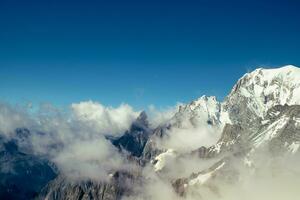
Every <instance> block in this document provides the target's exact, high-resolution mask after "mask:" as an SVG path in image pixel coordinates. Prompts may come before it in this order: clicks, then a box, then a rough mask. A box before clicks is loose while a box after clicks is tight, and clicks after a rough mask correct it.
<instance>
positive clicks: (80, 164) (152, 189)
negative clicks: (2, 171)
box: [0, 101, 300, 200]
mask: <svg viewBox="0 0 300 200" xmlns="http://www.w3.org/2000/svg"><path fill="white" fill-rule="evenodd" d="M149 110H150V123H151V124H152V126H153V127H155V126H157V125H159V124H162V123H165V122H167V121H168V120H169V119H170V118H171V117H172V116H173V115H174V114H175V112H176V111H177V110H178V106H175V107H172V108H169V109H166V110H157V109H156V108H155V107H150V109H149ZM139 113H140V111H135V110H134V109H133V108H132V107H131V106H129V105H127V104H122V105H120V106H119V107H116V108H114V107H106V106H104V105H102V104H100V103H98V102H93V101H87V102H80V103H75V104H72V105H71V107H70V109H69V110H67V111H62V110H59V109H57V108H55V107H53V106H51V105H47V106H42V107H41V108H40V109H39V110H38V111H35V112H34V113H32V111H28V110H27V109H26V108H24V107H20V106H12V105H8V104H5V103H2V104H0V135H1V136H2V137H5V138H10V137H13V133H14V130H15V129H16V128H28V129H29V130H30V131H32V133H33V134H31V135H30V136H29V138H28V140H27V141H26V140H25V141H22V142H25V143H24V144H23V143H21V145H27V146H30V147H31V149H32V150H33V152H34V154H37V155H42V156H46V157H47V158H49V160H50V161H52V162H53V163H55V165H56V166H57V167H58V169H59V171H60V172H62V173H63V174H64V175H66V176H67V177H69V178H71V179H75V180H87V179H88V180H95V181H98V180H106V179H107V178H108V174H110V173H112V172H113V171H115V170H120V169H129V168H134V167H135V166H134V165H133V164H130V163H129V162H128V160H127V159H125V158H124V157H123V156H122V155H121V154H120V153H119V152H118V150H117V149H116V148H115V147H114V146H113V145H112V144H111V143H110V142H109V141H108V140H107V139H106V138H105V136H106V135H112V136H120V135H121V134H123V133H124V132H125V131H126V130H128V128H129V127H130V125H131V124H132V122H133V121H134V120H135V119H136V118H137V117H138V115H139ZM220 134H221V132H220V130H219V129H218V128H215V127H212V126H208V125H207V124H196V125H195V124H189V123H185V126H184V127H183V128H176V127H175V128H172V129H170V130H169V131H168V132H167V136H166V137H164V138H163V139H161V140H159V141H157V142H158V143H159V144H158V145H159V147H161V148H162V149H172V150H173V151H174V154H175V155H176V156H173V157H172V156H171V157H170V159H168V163H166V165H165V166H164V169H162V170H160V171H158V172H157V171H155V170H154V168H153V166H152V164H149V165H147V166H146V167H145V168H144V169H143V171H142V173H143V177H144V178H145V181H144V184H143V185H136V188H135V191H136V194H135V195H133V196H130V197H126V198H124V200H125V199H126V200H128V199H130V200H133V199H136V200H137V199H147V200H171V199H172V200H177V199H178V200H179V199H183V198H184V199H187V200H198V199H202V200H240V199H245V200H267V199H274V200H282V199H297V198H298V197H299V196H300V191H299V189H298V186H299V185H300V159H299V158H298V157H297V156H299V154H295V155H293V156H283V157H277V158H276V157H275V158H273V157H272V155H269V154H268V153H265V152H259V153H257V154H255V156H253V157H251V159H252V162H253V163H255V165H253V166H251V167H249V166H248V165H245V163H244V162H237V163H234V164H233V165H234V167H235V173H236V175H238V179H237V180H236V181H234V182H228V181H226V180H225V179H223V178H222V176H220V177H215V178H214V179H213V180H212V181H210V182H207V183H205V184H202V185H201V184H200V185H199V184H198V185H197V184H196V185H193V186H192V187H189V188H188V189H187V191H186V193H185V196H184V197H179V196H178V194H176V193H175V190H174V188H173V186H172V184H171V183H172V181H174V180H175V179H177V178H184V177H189V176H190V175H191V174H192V173H197V172H200V171H202V170H205V169H208V168H209V167H210V166H212V165H213V164H214V163H216V162H217V161H218V160H217V159H205V160H203V159H200V158H198V157H196V156H194V155H186V154H188V153H189V152H191V151H193V150H195V149H197V148H199V147H201V146H206V147H209V146H210V145H213V144H215V143H216V141H217V140H218V139H219V138H220ZM182 154H184V155H185V156H177V155H182Z"/></svg>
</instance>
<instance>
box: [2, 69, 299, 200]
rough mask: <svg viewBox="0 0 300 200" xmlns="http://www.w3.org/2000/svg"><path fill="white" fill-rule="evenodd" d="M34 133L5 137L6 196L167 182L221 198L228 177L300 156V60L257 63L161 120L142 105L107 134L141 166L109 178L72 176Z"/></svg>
mask: <svg viewBox="0 0 300 200" xmlns="http://www.w3.org/2000/svg"><path fill="white" fill-rule="evenodd" d="M220 78H221V77H220ZM30 134H34V133H32V132H31V130H30V129H27V128H24V127H20V128H18V129H16V130H15V133H14V134H13V137H10V138H5V137H4V136H3V137H0V163H1V165H0V166H1V170H0V173H1V176H0V199H47V200H59V199H78V200H79V199H97V200H98V199H99V200H119V199H157V198H156V195H159V196H161V199H169V198H172V199H173V197H170V196H167V197H166V196H164V195H163V193H162V194H159V192H158V194H153V193H154V192H153V190H150V189H149V188H153V187H154V185H155V184H157V185H159V184H161V183H163V184H164V185H168V186H170V188H171V190H172V194H173V193H174V195H175V197H176V198H179V199H207V197H206V196H205V195H207V196H209V197H211V195H212V196H214V197H213V198H211V199H214V198H215V199H222V195H223V193H222V192H223V188H224V187H223V185H224V184H225V185H231V184H232V185H234V184H237V183H239V181H241V179H242V178H243V177H244V174H258V173H259V172H260V170H261V169H262V168H263V167H261V166H265V165H264V164H265V163H267V162H268V163H269V162H270V163H271V164H270V165H271V166H278V165H277V163H279V161H278V160H284V161H285V159H281V158H290V157H292V158H294V157H296V158H297V156H299V151H298V150H299V147H300V68H298V67H295V66H292V65H288V66H283V67H280V68H276V69H264V68H258V69H256V70H254V71H252V72H249V73H246V74H245V75H244V76H243V77H241V78H240V79H239V80H238V81H237V83H236V84H235V85H234V86H233V88H232V90H231V91H230V93H229V94H228V96H227V97H226V98H225V99H224V101H222V102H219V101H218V100H217V98H216V97H214V96H202V97H200V98H199V99H196V100H194V101H192V102H190V103H188V104H185V105H180V106H179V107H178V110H177V111H176V112H175V114H174V115H173V116H172V117H171V118H170V119H169V120H168V121H167V122H164V123H161V124H159V125H158V126H157V127H153V126H151V124H150V123H149V120H148V117H147V114H146V112H144V111H143V112H141V113H140V114H139V116H138V117H137V118H136V120H135V121H134V122H133V123H132V124H131V126H130V127H129V129H128V130H127V131H125V133H123V134H121V135H118V136H116V135H110V134H109V133H108V134H107V135H105V139H106V140H107V141H109V142H110V144H112V145H113V146H114V149H116V151H117V152H118V153H119V154H120V155H121V157H122V158H124V160H126V161H125V162H126V164H129V165H133V166H134V167H127V168H120V169H112V170H111V171H110V173H109V174H107V177H108V178H107V179H103V180H97V181H95V180H90V179H83V180H72V179H70V178H69V177H68V176H67V175H66V174H64V173H63V172H62V171H61V170H60V169H59V168H58V167H57V166H56V164H55V163H54V162H52V160H50V159H49V158H48V157H47V156H43V155H37V154H35V153H33V152H32V151H31V150H30V148H26V145H24V144H26V140H27V138H28V135H30ZM44 134H47V133H44ZM24 141H25V142H24ZM56 147H57V146H55V148H56ZM99 151H101V149H99ZM274 163H275V164H274ZM285 164H286V165H288V164H287V163H285ZM292 165H295V163H292ZM268 166H269V165H268ZM274 168H276V167H272V168H268V170H271V169H272V170H274ZM276 169H277V168H276ZM275 173H277V172H275ZM278 173H279V172H278ZM221 183H222V184H221ZM153 184H154V185H153ZM145 188H146V189H145ZM145 190H147V192H145ZM162 190H163V188H162ZM155 191H156V190H155ZM299 196H300V193H299Z"/></svg>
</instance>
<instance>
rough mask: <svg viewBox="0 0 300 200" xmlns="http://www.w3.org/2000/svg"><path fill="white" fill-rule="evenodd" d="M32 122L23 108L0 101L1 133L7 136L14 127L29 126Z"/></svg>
mask: <svg viewBox="0 0 300 200" xmlns="http://www.w3.org/2000/svg"><path fill="white" fill-rule="evenodd" d="M32 124H33V121H32V119H31V118H30V117H29V115H28V113H27V111H26V109H25V108H23V107H21V106H14V107H13V106H12V105H9V104H6V103H0V132H1V133H2V134H3V135H5V136H8V137H9V136H10V134H11V133H12V132H13V131H14V130H15V129H16V128H24V127H30V126H32Z"/></svg>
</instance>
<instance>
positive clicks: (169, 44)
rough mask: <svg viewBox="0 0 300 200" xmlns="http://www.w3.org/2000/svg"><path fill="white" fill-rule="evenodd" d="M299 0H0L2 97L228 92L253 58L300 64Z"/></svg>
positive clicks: (113, 100) (118, 99)
mask: <svg viewBox="0 0 300 200" xmlns="http://www.w3.org/2000/svg"><path fill="white" fill-rule="evenodd" d="M298 2H299V1H298ZM298 2H297V0H294V1H293V0H282V1H276V0H273V1H264V0H257V1H255V0H251V1H250V0H249V1H230V0H226V1H223V0H220V1H215V0H198V1H188V0H185V1H176V0H172V1H164V0H159V1H156V0H148V1H143V0H137V1H131V0H126V1H125V0H120V1H115V0H107V1H101V0H98V1H91V0H84V1H76V0H72V1H71V0H70V1H66V0H57V1H56V0H49V1H46V0H37V1H31V0H26V1H24V0H0V99H1V100H4V101H9V102H14V103H15V102H17V103H19V102H29V101H32V102H34V103H39V102H51V103H54V104H56V105H68V104H69V103H72V102H78V101H82V100H89V99H92V100H95V101H100V102H102V103H103V104H105V105H113V106H116V105H118V104H120V103H122V102H126V103H129V104H131V105H133V106H135V107H136V108H138V109H140V108H143V107H146V106H147V105H149V104H154V105H156V106H158V107H164V106H167V105H173V104H175V103H176V102H178V101H180V102H187V101H190V100H192V99H194V98H196V97H198V96H200V95H203V94H207V95H216V96H217V97H219V98H220V99H222V98H223V97H224V96H225V95H226V94H227V93H228V91H229V90H230V89H231V87H232V85H233V84H234V83H235V82H236V80H237V79H238V78H239V77H240V76H241V75H242V74H244V73H245V72H247V70H250V69H253V68H254V67H255V66H258V65H270V66H279V65H285V64H294V65H298V66H299V65H300V3H298Z"/></svg>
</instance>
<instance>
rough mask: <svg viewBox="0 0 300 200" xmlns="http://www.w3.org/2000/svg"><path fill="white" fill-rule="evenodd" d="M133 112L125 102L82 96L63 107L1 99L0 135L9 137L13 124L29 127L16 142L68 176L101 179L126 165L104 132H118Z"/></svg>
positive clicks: (19, 126)
mask: <svg viewBox="0 0 300 200" xmlns="http://www.w3.org/2000/svg"><path fill="white" fill-rule="evenodd" d="M138 115H139V112H138V111H134V110H133V108H132V107H131V106H129V105H127V104H122V105H120V106H119V107H116V108H113V107H105V106H103V105H102V104H100V103H98V102H93V101H87V102H80V103H77V104H72V105H71V107H70V110H67V111H62V110H59V109H57V108H55V107H53V106H51V105H43V106H41V107H40V108H39V109H38V110H37V111H35V112H34V113H33V112H31V111H30V110H28V109H27V108H25V107H21V106H20V107H18V106H12V105H9V104H5V103H2V104H0V135H2V136H4V137H5V138H6V139H9V138H11V137H14V133H15V130H16V129H17V128H26V129H29V130H30V132H31V134H30V135H29V136H28V137H29V138H28V139H26V140H23V141H21V143H20V145H21V146H23V147H25V148H27V149H28V147H30V150H31V151H33V153H34V154H37V155H42V156H45V157H48V159H50V161H52V162H54V163H55V164H56V166H57V167H58V169H59V170H60V171H61V172H62V173H63V174H64V175H66V176H68V177H70V178H72V179H92V180H103V179H105V178H107V175H108V174H109V173H110V172H111V171H112V170H117V169H120V168H123V167H125V166H127V164H128V163H127V162H126V161H125V159H124V158H123V157H122V156H121V155H120V154H119V152H118V150H117V149H116V148H115V147H114V146H113V145H112V144H111V143H110V141H108V140H107V139H106V138H105V136H106V135H111V136H119V135H121V134H123V133H124V132H125V131H126V130H127V129H128V128H129V127H130V125H131V124H132V122H133V121H134V120H135V119H136V118H137V116H138Z"/></svg>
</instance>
